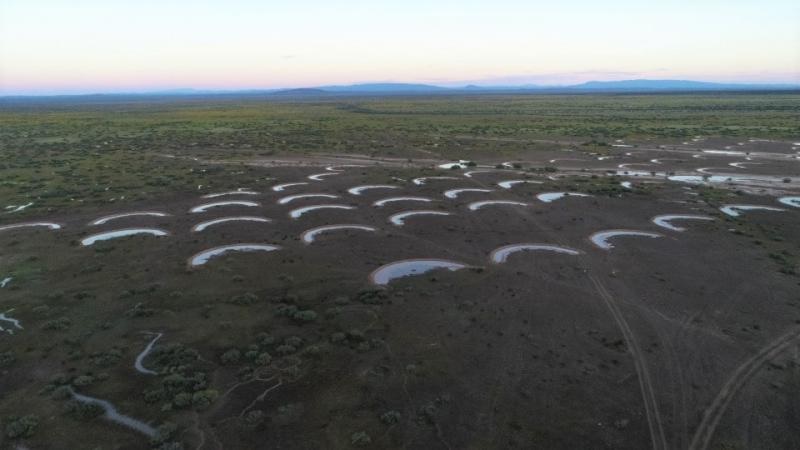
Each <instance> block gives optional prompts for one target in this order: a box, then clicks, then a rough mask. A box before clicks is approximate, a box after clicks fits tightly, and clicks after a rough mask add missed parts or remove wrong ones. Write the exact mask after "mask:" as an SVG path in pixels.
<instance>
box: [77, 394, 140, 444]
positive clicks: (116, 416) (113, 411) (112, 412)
mask: <svg viewBox="0 0 800 450" xmlns="http://www.w3.org/2000/svg"><path fill="white" fill-rule="evenodd" d="M69 391H70V393H71V394H72V397H73V398H74V399H75V400H77V401H79V402H81V403H89V404H94V405H98V406H100V407H101V408H103V411H104V413H103V418H105V419H106V420H110V421H111V422H115V423H118V424H120V425H123V426H126V427H128V428H130V429H132V430H135V431H138V432H140V433H142V434H144V435H145V436H148V437H154V436H155V435H156V429H155V428H153V427H151V426H150V425H148V424H146V423H144V422H142V421H141V420H137V419H134V418H133V417H130V416H126V415H124V414H120V413H119V412H118V411H117V408H115V407H114V405H113V404H112V403H111V402H109V401H107V400H100V399H99V398H94V397H89V396H87V395H82V394H78V393H77V392H75V391H74V390H73V389H72V387H70V388H69Z"/></svg>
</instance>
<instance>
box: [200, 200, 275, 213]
mask: <svg viewBox="0 0 800 450" xmlns="http://www.w3.org/2000/svg"><path fill="white" fill-rule="evenodd" d="M221 206H247V207H251V208H253V207H256V206H261V203H258V202H251V201H246V200H231V201H227V202H216V203H206V204H204V205H199V206H195V207H194V208H192V209H190V210H189V212H191V213H202V212H206V211H208V210H209V209H211V208H219V207H221Z"/></svg>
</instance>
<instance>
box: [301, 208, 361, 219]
mask: <svg viewBox="0 0 800 450" xmlns="http://www.w3.org/2000/svg"><path fill="white" fill-rule="evenodd" d="M318 209H356V207H355V206H348V205H311V206H304V207H302V208H297V209H293V210H291V211H289V217H291V218H292V219H297V218H298V217H300V216H302V215H303V214H305V213H307V212H309V211H315V210H318Z"/></svg>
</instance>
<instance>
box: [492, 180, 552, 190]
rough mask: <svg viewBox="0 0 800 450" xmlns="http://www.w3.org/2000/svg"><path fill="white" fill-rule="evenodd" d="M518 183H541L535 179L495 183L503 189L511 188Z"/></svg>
mask: <svg viewBox="0 0 800 450" xmlns="http://www.w3.org/2000/svg"><path fill="white" fill-rule="evenodd" d="M518 184H542V182H541V181H536V180H505V181H498V182H497V185H498V186H500V187H501V188H503V189H511V188H512V187H514V186H516V185H518Z"/></svg>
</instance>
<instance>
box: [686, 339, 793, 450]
mask: <svg viewBox="0 0 800 450" xmlns="http://www.w3.org/2000/svg"><path fill="white" fill-rule="evenodd" d="M798 336H800V327H795V328H793V329H792V330H790V331H789V332H788V333H785V334H784V335H782V336H780V337H779V338H778V339H776V340H774V341H772V342H770V343H769V344H768V345H767V346H766V347H764V348H762V349H761V350H760V351H759V352H758V353H756V354H755V355H753V356H752V357H750V358H749V359H748V360H747V361H745V362H744V363H743V364H742V365H740V366H739V367H737V368H736V370H734V371H733V373H732V374H731V376H730V378H728V381H727V382H726V383H725V385H724V386H723V387H722V389H721V390H720V391H719V393H718V394H717V396H716V397H715V398H714V401H712V402H711V405H710V406H709V407H708V408H706V410H705V412H704V413H703V420H702V421H701V422H700V426H699V427H697V430H696V431H695V433H694V437H693V438H692V442H691V444H690V445H689V450H705V449H706V448H708V445H709V444H710V443H711V438H712V437H713V436H714V431H716V428H717V425H718V424H719V421H720V419H722V416H723V414H725V411H726V410H727V408H728V404H730V402H731V400H733V397H734V396H735V395H736V394H737V393H738V392H739V390H741V389H742V387H743V386H744V385H745V383H747V382H748V381H750V379H751V378H753V376H754V375H755V374H756V372H758V371H759V370H760V369H761V368H762V367H764V364H766V363H767V362H768V361H770V360H772V359H773V358H775V357H776V356H777V355H778V354H780V353H781V352H782V351H784V350H786V347H788V346H789V345H791V344H792V342H793V341H794V340H795V339H797V338H798Z"/></svg>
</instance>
